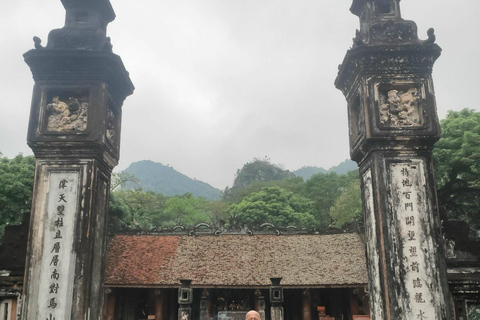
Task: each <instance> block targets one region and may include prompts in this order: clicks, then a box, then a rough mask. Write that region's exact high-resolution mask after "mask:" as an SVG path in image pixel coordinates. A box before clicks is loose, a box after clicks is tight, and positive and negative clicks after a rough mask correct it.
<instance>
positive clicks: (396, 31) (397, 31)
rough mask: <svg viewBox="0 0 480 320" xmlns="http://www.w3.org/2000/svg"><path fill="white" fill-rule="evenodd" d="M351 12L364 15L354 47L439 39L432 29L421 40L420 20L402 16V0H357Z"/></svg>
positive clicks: (418, 42) (360, 15) (428, 41)
mask: <svg viewBox="0 0 480 320" xmlns="http://www.w3.org/2000/svg"><path fill="white" fill-rule="evenodd" d="M350 11H351V12H352V13H353V14H354V15H356V16H358V17H359V18H360V30H357V33H356V37H355V38H354V39H353V43H354V44H353V46H354V47H358V46H364V45H367V46H375V45H398V44H422V43H434V42H435V33H434V30H433V29H432V28H430V29H429V30H428V32H427V35H428V38H427V39H426V40H420V39H419V38H418V34H417V25H416V23H415V22H413V21H409V20H404V19H402V16H401V12H400V0H354V1H353V3H352V6H351V8H350Z"/></svg>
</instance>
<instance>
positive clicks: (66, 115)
mask: <svg viewBox="0 0 480 320" xmlns="http://www.w3.org/2000/svg"><path fill="white" fill-rule="evenodd" d="M46 99H47V100H46V104H45V109H44V112H43V116H44V119H43V120H44V121H43V123H44V128H43V129H44V130H46V131H47V132H59V133H75V132H82V131H85V130H86V129H87V123H88V108H89V93H88V91H87V90H65V91H60V90H52V91H51V92H49V93H48V94H47V98H46Z"/></svg>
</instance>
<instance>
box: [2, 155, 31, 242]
mask: <svg viewBox="0 0 480 320" xmlns="http://www.w3.org/2000/svg"><path fill="white" fill-rule="evenodd" d="M1 156H2V154H1V153H0V157H1ZM34 174H35V158H34V157H33V156H26V157H24V156H23V155H21V154H19V155H18V156H16V157H15V158H13V159H8V158H6V157H1V158H0V240H1V239H2V238H3V233H4V230H5V226H6V225H8V224H18V223H20V222H21V221H22V216H23V214H24V213H28V212H30V210H31V206H32V190H33V177H34Z"/></svg>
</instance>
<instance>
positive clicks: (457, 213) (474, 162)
mask: <svg viewBox="0 0 480 320" xmlns="http://www.w3.org/2000/svg"><path fill="white" fill-rule="evenodd" d="M440 125H441V128H442V136H441V138H440V140H439V141H438V142H437V144H436V145H435V148H434V151H433V155H434V167H435V178H436V182H437V190H438V199H439V204H440V206H443V207H444V208H445V210H446V213H447V216H448V217H449V218H456V219H461V220H465V221H467V222H468V223H469V224H470V226H471V227H472V228H473V229H476V230H477V231H479V230H480V112H476V111H474V110H469V109H463V110H461V111H449V113H448V115H447V117H446V118H445V119H444V120H442V121H441V122H440Z"/></svg>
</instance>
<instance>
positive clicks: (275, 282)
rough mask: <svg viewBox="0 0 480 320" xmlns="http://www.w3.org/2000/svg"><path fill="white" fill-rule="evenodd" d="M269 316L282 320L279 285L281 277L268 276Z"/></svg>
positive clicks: (274, 319)
mask: <svg viewBox="0 0 480 320" xmlns="http://www.w3.org/2000/svg"><path fill="white" fill-rule="evenodd" d="M270 281H271V282H272V284H271V286H270V304H271V307H270V314H271V315H270V317H271V319H272V320H283V306H282V304H283V288H282V286H281V285H280V281H282V278H270Z"/></svg>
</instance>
